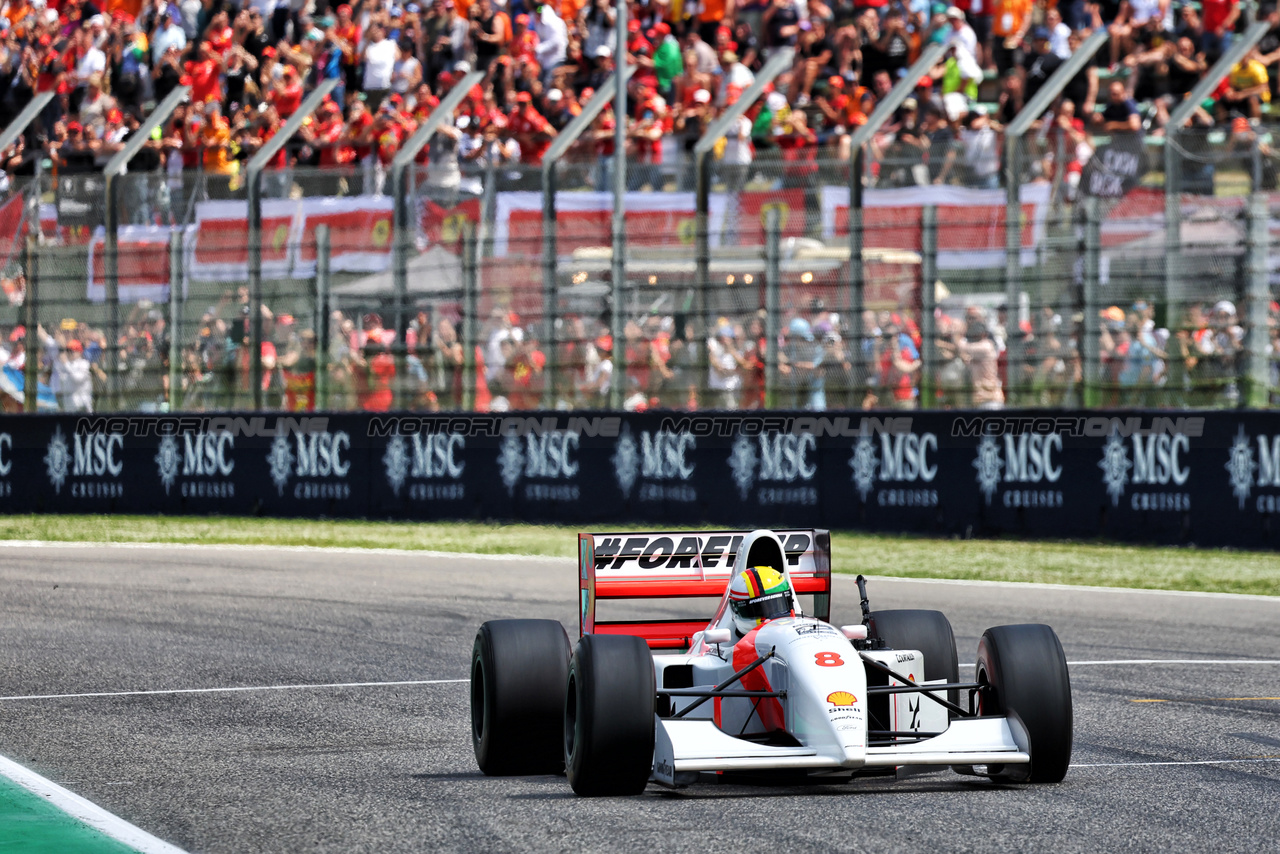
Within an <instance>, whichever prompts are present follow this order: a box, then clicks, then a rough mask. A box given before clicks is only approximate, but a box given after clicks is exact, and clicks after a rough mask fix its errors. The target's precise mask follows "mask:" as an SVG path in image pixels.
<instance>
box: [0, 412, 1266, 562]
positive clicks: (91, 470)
mask: <svg viewBox="0 0 1280 854" xmlns="http://www.w3.org/2000/svg"><path fill="white" fill-rule="evenodd" d="M0 511H3V512H9V513H31V512H38V513H85V512H90V513H168V514H202V515H203V514H226V515H246V514H247V515H265V516H296V517H318V516H324V517H338V518H352V517H355V518H370V519H423V520H429V519H507V520H520V521H541V522H562V523H568V524H574V525H583V526H584V527H586V526H590V527H594V528H596V529H597V530H600V529H602V527H601V526H602V525H603V524H607V523H623V522H626V523H634V522H646V523H653V524H654V525H655V527H662V526H668V527H675V528H686V527H688V526H689V525H690V524H697V523H709V524H720V525H725V526H730V527H733V528H737V529H747V530H750V529H752V528H755V527H775V528H786V527H803V528H817V527H821V528H831V529H837V530H838V529H861V530H870V531H904V532H923V533H933V534H940V535H961V536H965V535H970V534H972V535H994V534H1017V535H1025V536H1031V537H1105V538H1109V539H1115V540H1132V541H1145V542H1158V543H1195V544H1198V545H1206V546H1228V545H1229V546H1241V547H1258V546H1262V547H1276V546H1280V414H1276V413H1267V412H1253V411H1203V412H1172V411H1168V410H1164V411H1116V412H1106V411H1101V412H1100V411H1089V412H1087V413H1057V414H1046V413H1044V412H1043V411H1035V412H1033V411H1006V412H1000V413H992V412H982V413H977V412H954V411H952V412H936V413H911V414H903V413H867V412H849V413H834V412H827V413H804V412H769V413H761V414H749V413H695V414H689V413H677V412H669V413H663V412H651V413H642V414H611V413H602V412H576V413H575V412H554V413H553V412H545V413H538V412H535V413H527V414H521V415H463V414H459V415H408V414H385V413H361V414H349V413H343V414H337V413H334V414H323V413H317V414H304V415H298V416H276V415H261V414H237V413H217V414H208V413H206V414H199V415H184V416H173V417H168V416H70V415H68V416H41V415H31V416H7V417H3V418H0ZM604 529H606V530H607V528H604Z"/></svg>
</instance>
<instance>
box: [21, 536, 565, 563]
mask: <svg viewBox="0 0 1280 854" xmlns="http://www.w3.org/2000/svg"><path fill="white" fill-rule="evenodd" d="M0 548H6V549H150V550H153V551H171V550H183V551H201V550H205V551H207V550H214V551H233V552H261V551H273V552H300V553H303V554H315V553H324V554H336V555H394V556H399V557H429V558H463V559H466V560H517V561H530V560H544V561H552V562H563V563H567V564H572V563H573V558H571V557H554V556H551V555H513V554H482V553H480V552H437V551H428V550H426V549H362V548H348V547H343V546H277V545H271V544H270V543H262V544H260V545H246V544H243V543H124V542H115V543H94V542H83V541H75V542H63V541H61V540H0Z"/></svg>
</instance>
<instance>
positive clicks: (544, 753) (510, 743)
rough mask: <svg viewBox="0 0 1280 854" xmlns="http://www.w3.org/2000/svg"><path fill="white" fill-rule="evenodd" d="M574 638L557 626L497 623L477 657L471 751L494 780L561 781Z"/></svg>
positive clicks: (485, 630) (483, 636)
mask: <svg viewBox="0 0 1280 854" xmlns="http://www.w3.org/2000/svg"><path fill="white" fill-rule="evenodd" d="M570 652H571V650H570V647H569V638H568V636H567V635H566V634H565V631H564V626H562V625H560V624H559V623H558V622H556V621H555V620H490V621H489V622H487V623H485V624H484V625H482V626H481V627H480V630H479V631H478V632H476V642H475V646H473V647H472V650H471V744H472V746H473V747H474V748H475V751H476V762H477V764H479V766H480V770H481V771H483V772H484V773H485V774H488V775H490V776H505V775H512V774H559V773H560V772H561V771H563V770H564V754H563V750H562V748H561V741H562V738H561V735H560V733H561V727H562V726H563V721H564V683H565V679H566V678H568V674H569V655H570Z"/></svg>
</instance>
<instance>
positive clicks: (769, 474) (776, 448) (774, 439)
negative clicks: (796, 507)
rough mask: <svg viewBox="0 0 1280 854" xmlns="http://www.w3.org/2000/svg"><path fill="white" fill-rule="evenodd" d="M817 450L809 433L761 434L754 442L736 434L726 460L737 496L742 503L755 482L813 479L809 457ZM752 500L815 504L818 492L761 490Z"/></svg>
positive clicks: (814, 469)
mask: <svg viewBox="0 0 1280 854" xmlns="http://www.w3.org/2000/svg"><path fill="white" fill-rule="evenodd" d="M757 449H758V450H757ZM817 451H818V440H817V438H816V437H815V436H814V435H813V434H812V433H802V434H799V435H796V434H792V433H777V432H769V433H761V434H760V435H759V436H757V437H755V441H752V438H751V437H748V436H744V435H742V434H741V433H739V434H738V438H737V439H735V440H734V443H733V450H732V451H731V452H730V454H729V460H728V462H729V468H730V469H731V470H732V471H733V482H734V483H735V484H736V485H737V487H738V494H739V495H740V496H741V497H742V500H743V501H746V500H747V498H748V496H749V495H750V494H751V487H752V486H753V485H754V484H755V482H756V480H757V479H758V480H759V481H760V482H761V483H788V484H789V483H795V482H796V481H802V482H804V481H810V480H813V476H814V475H815V474H817V473H818V466H817V464H816V463H814V462H813V461H812V459H811V456H814V455H816V454H817ZM757 465H759V471H758V473H757ZM756 498H757V500H758V501H759V502H760V503H761V504H816V503H817V501H818V492H817V490H816V489H814V488H813V487H809V486H801V487H797V488H791V489H776V488H774V489H767V490H766V489H761V490H760V491H759V492H758V493H757V495H756Z"/></svg>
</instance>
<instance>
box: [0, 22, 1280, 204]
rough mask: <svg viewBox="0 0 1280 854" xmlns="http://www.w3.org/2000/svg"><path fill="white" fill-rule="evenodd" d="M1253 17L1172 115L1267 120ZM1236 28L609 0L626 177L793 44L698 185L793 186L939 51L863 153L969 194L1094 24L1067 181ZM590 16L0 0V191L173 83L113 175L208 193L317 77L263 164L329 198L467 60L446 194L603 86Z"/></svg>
mask: <svg viewBox="0 0 1280 854" xmlns="http://www.w3.org/2000/svg"><path fill="white" fill-rule="evenodd" d="M1260 14H1265V15H1266V16H1267V19H1268V20H1269V21H1271V22H1272V23H1273V24H1274V25H1275V26H1274V27H1273V29H1272V31H1271V33H1270V34H1269V35H1268V36H1267V38H1266V39H1264V41H1263V43H1262V44H1261V45H1260V46H1259V47H1258V49H1257V50H1255V51H1253V52H1251V53H1250V55H1249V56H1248V57H1246V59H1245V60H1243V61H1242V62H1241V63H1240V64H1239V65H1238V66H1237V67H1236V68H1235V69H1234V70H1233V71H1232V73H1231V75H1230V76H1229V77H1228V78H1227V80H1225V81H1224V82H1223V84H1222V86H1220V87H1219V88H1218V89H1217V90H1216V91H1215V92H1214V94H1213V96H1212V97H1211V98H1210V99H1209V100H1208V101H1206V102H1205V103H1204V105H1203V107H1202V109H1201V110H1200V111H1199V113H1198V115H1197V117H1196V121H1197V122H1201V123H1213V122H1224V121H1226V122H1231V127H1232V128H1233V129H1238V130H1239V131H1240V132H1242V133H1244V132H1248V131H1249V128H1250V125H1249V123H1250V122H1251V121H1252V122H1257V121H1258V120H1259V119H1260V118H1262V117H1263V115H1264V113H1265V112H1266V111H1267V110H1268V109H1269V104H1270V100H1271V95H1272V93H1273V92H1274V91H1275V86H1276V80H1275V78H1276V76H1277V75H1274V74H1272V73H1270V71H1269V70H1268V69H1272V68H1274V67H1275V65H1276V64H1277V63H1280V12H1277V11H1275V10H1274V8H1270V7H1268V6H1266V5H1265V4H1264V6H1263V8H1262V10H1261V12H1260ZM1245 17H1246V16H1244V15H1242V12H1241V5H1240V3H1239V2H1238V0H1203V2H1201V1H1200V0H1173V2H1170V0H1099V2H1085V1H1084V0H1036V2H1032V0H955V5H951V6H948V5H944V4H942V3H938V2H931V0H909V2H902V0H701V2H698V3H684V4H681V3H678V2H665V0H644V2H631V3H630V5H629V9H628V17H627V22H628V23H627V33H626V50H627V61H628V62H630V63H633V64H635V65H636V67H637V71H636V74H635V75H634V77H633V78H632V80H631V83H630V99H629V101H628V115H627V117H626V122H627V127H626V134H625V135H626V138H627V140H628V142H627V145H628V160H629V163H630V164H631V168H630V169H629V173H630V175H631V177H630V178H629V182H630V183H631V185H632V186H633V187H636V188H638V187H641V186H645V185H648V186H654V187H657V186H660V185H662V183H663V182H664V181H665V180H666V177H669V173H666V172H663V171H661V169H662V167H663V166H664V165H666V166H670V164H669V163H667V162H665V161H666V160H667V159H670V158H672V157H674V158H676V159H679V158H680V156H681V154H682V152H684V151H686V150H688V149H689V148H691V147H692V144H693V142H694V140H696V139H697V137H698V136H699V135H700V134H701V133H702V131H703V130H704V129H705V128H706V127H707V125H708V123H709V122H710V121H711V120H712V119H713V118H714V117H715V116H716V115H717V114H718V113H719V112H720V111H721V110H723V109H724V108H725V106H726V105H728V104H731V103H733V102H734V101H735V100H736V99H737V98H738V97H739V96H740V95H741V93H742V92H743V90H744V89H745V88H746V87H747V86H749V85H750V84H751V82H752V81H753V80H754V77H755V74H756V72H758V70H759V69H760V67H761V66H762V64H763V62H764V61H765V60H766V59H767V57H768V56H770V55H771V54H772V53H773V52H774V51H776V50H778V49H780V48H783V47H788V48H794V49H795V63H794V66H793V67H792V68H791V69H790V70H788V71H787V72H785V73H784V74H783V75H782V76H780V77H779V78H777V79H776V80H775V81H774V83H773V84H771V85H770V87H769V88H768V90H767V92H768V94H767V95H766V97H764V98H762V99H760V100H759V101H758V102H757V103H756V104H754V105H752V107H751V108H750V110H749V111H748V113H747V114H746V116H745V117H744V118H743V119H742V121H741V122H739V123H738V125H737V126H735V127H734V128H732V129H731V130H730V133H729V135H728V137H727V139H726V141H725V143H724V144H723V145H722V146H721V147H720V148H719V149H718V151H717V156H718V158H719V160H720V161H721V165H722V167H723V168H722V171H721V175H720V177H721V179H722V180H724V181H726V182H728V183H729V184H730V186H731V187H732V186H734V185H738V186H740V185H741V183H742V181H743V180H745V178H746V177H747V175H748V174H749V167H750V165H751V164H752V162H753V161H754V160H755V159H756V158H759V157H764V156H766V155H768V156H772V157H776V158H778V159H780V160H781V161H783V162H784V163H785V164H787V165H786V169H785V175H786V177H787V178H789V179H790V180H791V181H792V182H793V183H794V182H797V181H803V180H804V178H805V176H806V175H808V174H810V173H811V172H812V171H813V165H812V162H813V161H814V160H815V158H818V159H827V158H829V159H833V160H834V159H840V160H847V157H848V147H847V146H848V138H849V137H848V134H849V132H850V130H851V129H852V128H854V127H855V126H857V125H860V124H862V123H864V122H865V121H866V119H867V116H868V114H869V113H870V112H871V110H872V109H873V108H874V106H875V104H876V103H877V101H878V99H879V98H881V97H882V96H883V95H884V94H885V93H886V92H887V91H888V90H889V88H891V87H892V85H893V84H894V82H896V80H897V79H898V77H899V76H900V75H902V74H903V73H904V72H905V70H906V68H907V67H908V65H909V64H910V63H911V62H912V61H913V60H914V59H915V57H916V56H917V55H918V53H919V51H920V50H921V48H922V47H923V46H924V45H926V44H928V43H930V42H941V43H945V44H946V45H947V46H948V50H947V52H946V55H945V58H944V59H943V61H942V62H941V63H940V64H939V65H938V66H937V67H936V68H934V69H932V70H931V71H930V73H929V74H928V75H926V76H925V78H924V79H922V80H921V81H920V84H919V86H918V87H917V92H916V95H915V97H913V98H911V99H910V100H908V101H907V103H906V104H905V105H904V106H903V107H902V109H901V110H900V111H899V112H898V114H897V115H896V116H895V117H894V118H893V120H892V121H891V122H890V123H889V125H888V126H886V127H885V129H884V133H882V134H881V135H880V136H879V137H878V138H877V140H876V144H875V149H874V153H875V155H876V158H877V159H878V160H883V161H884V167H885V168H884V171H885V173H886V174H885V175H884V179H885V180H887V181H888V182H889V183H894V184H902V183H925V182H935V183H936V182H961V183H971V184H974V185H979V186H990V185H994V183H995V182H997V181H998V180H999V178H998V175H999V151H1000V146H999V144H998V134H999V133H1000V130H1001V128H1002V126H1003V125H1004V124H1005V123H1007V122H1008V121H1009V120H1010V119H1011V118H1012V116H1013V115H1015V114H1016V113H1017V111H1018V110H1019V109H1021V107H1022V106H1023V104H1025V102H1026V100H1027V99H1028V98H1030V97H1031V96H1032V95H1033V94H1034V93H1035V92H1036V91H1037V90H1038V89H1039V87H1040V86H1041V85H1043V83H1044V81H1045V80H1046V79H1047V78H1048V77H1049V75H1050V74H1051V73H1052V72H1053V71H1054V70H1055V69H1056V68H1057V67H1058V66H1059V65H1060V64H1061V63H1062V62H1063V61H1064V59H1065V58H1066V57H1068V56H1069V55H1070V54H1071V52H1072V51H1073V50H1075V49H1076V48H1077V47H1078V46H1079V44H1080V42H1081V41H1082V40H1083V38H1085V37H1086V36H1087V35H1088V34H1089V33H1090V32H1092V31H1095V30H1098V29H1100V28H1106V29H1108V30H1109V31H1110V34H1111V40H1110V42H1109V46H1108V47H1105V48H1104V49H1103V50H1102V51H1100V53H1099V55H1098V57H1097V59H1096V61H1095V62H1094V63H1093V64H1091V65H1089V66H1088V67H1087V68H1086V69H1085V70H1084V71H1082V72H1081V73H1080V74H1079V75H1078V76H1077V78H1076V79H1075V80H1073V81H1072V82H1071V84H1070V85H1069V86H1068V87H1067V90H1066V92H1065V93H1064V99H1063V102H1062V103H1061V105H1060V106H1059V107H1058V108H1057V109H1056V111H1055V113H1054V116H1053V117H1052V120H1051V122H1050V124H1049V126H1047V127H1046V131H1050V132H1052V133H1055V134H1064V135H1066V136H1067V137H1069V141H1070V143H1071V145H1070V147H1069V148H1068V152H1069V162H1068V163H1067V164H1064V165H1065V166H1066V168H1068V169H1074V170H1078V169H1079V168H1081V166H1082V163H1081V161H1082V160H1087V159H1088V156H1089V155H1090V153H1091V146H1090V143H1089V137H1090V136H1092V135H1094V134H1115V133H1121V132H1138V131H1144V130H1145V131H1146V132H1147V133H1151V134H1159V133H1161V132H1162V129H1163V127H1162V126H1163V123H1164V122H1165V121H1166V120H1167V118H1168V113H1169V109H1170V107H1171V106H1173V105H1174V104H1176V103H1178V102H1180V101H1181V100H1182V98H1183V97H1184V96H1185V95H1186V94H1187V93H1188V92H1189V91H1190V89H1191V87H1192V86H1193V85H1194V83H1195V82H1196V81H1197V80H1198V78H1199V77H1200V75H1201V74H1202V73H1203V72H1204V70H1205V68H1206V67H1207V65H1208V64H1211V63H1212V62H1213V61H1214V60H1216V59H1217V58H1218V56H1219V55H1220V54H1221V53H1222V51H1223V50H1224V49H1225V48H1226V47H1227V46H1228V45H1229V44H1230V41H1231V38H1232V37H1233V34H1234V33H1236V32H1238V31H1239V30H1241V29H1242V28H1243V25H1244V23H1245ZM615 23H616V11H615V8H614V6H613V4H612V3H611V2H609V0H554V2H547V3H540V2H534V0H420V2H401V0H361V2H357V3H355V4H347V3H342V4H333V3H331V2H330V0H173V2H169V0H78V2H77V0H6V2H5V3H4V4H3V6H2V7H0V93H3V94H2V96H0V125H3V124H6V123H7V122H8V120H9V119H11V118H12V117H13V116H15V115H16V114H17V112H18V111H19V110H21V108H22V107H23V105H24V104H25V103H26V102H27V100H29V99H30V97H31V96H32V95H33V94H34V93H37V92H46V91H52V92H54V93H55V97H54V99H53V101H52V102H51V103H50V105H49V107H48V108H47V109H46V110H45V112H44V114H43V115H42V117H41V120H40V121H39V122H38V123H37V125H36V129H35V132H34V134H32V135H30V136H29V137H28V138H27V139H25V140H20V141H18V142H17V143H16V144H15V146H14V147H13V148H12V149H10V150H9V151H6V152H0V157H2V158H3V165H4V167H5V170H6V173H7V174H23V173H30V172H31V171H34V169H35V168H36V167H37V163H38V162H44V161H46V160H47V161H48V162H49V163H51V165H52V167H53V168H54V169H56V170H59V171H63V172H76V171H93V170H97V169H101V167H102V166H103V165H104V164H105V162H106V160H107V159H108V158H110V156H111V155H112V154H113V153H114V152H115V151H117V150H119V149H120V147H121V146H122V145H123V144H124V142H125V141H126V140H128V139H129V138H130V136H131V134H133V133H135V132H136V130H137V127H138V123H139V120H140V119H141V118H142V117H143V116H144V115H145V114H146V111H147V110H148V109H149V108H150V107H151V105H153V104H155V103H157V102H159V101H160V100H162V99H163V98H164V97H165V96H166V95H167V94H168V93H169V92H171V91H172V90H173V89H174V88H175V87H177V86H179V85H189V86H190V87H191V97H190V102H189V103H188V104H187V105H185V107H184V108H182V109H181V110H179V111H178V113H176V114H175V115H174V117H173V119H172V121H171V122H169V123H168V124H167V125H166V126H165V127H163V128H162V129H160V130H158V131H157V132H156V133H155V134H154V135H153V136H152V138H150V139H149V140H148V141H147V143H146V144H145V145H144V147H143V149H142V150H141V151H140V152H139V154H138V155H137V157H136V158H135V161H134V162H133V164H131V171H134V172H156V171H166V170H167V171H168V172H171V173H174V172H181V171H182V170H196V169H202V170H204V171H205V172H206V173H207V174H209V175H212V176H220V177H221V178H225V181H213V182H212V186H211V188H210V189H209V190H208V192H209V193H210V194H211V195H218V194H219V193H225V192H233V191H234V190H235V189H236V187H237V181H236V178H235V176H236V174H237V172H238V171H239V168H240V165H241V163H242V161H244V160H245V159H246V158H248V157H250V156H251V155H252V154H253V152H254V151H256V150H257V149H258V148H259V147H260V146H261V145H262V144H263V143H264V142H265V141H267V140H269V139H271V138H272V137H273V136H274V135H275V134H276V133H278V132H279V130H280V128H281V126H282V124H283V123H284V121H285V120H287V119H288V118H289V117H290V116H291V115H292V114H293V113H294V112H295V111H296V110H297V109H298V107H299V105H300V104H301V102H302V100H303V98H304V96H305V95H306V94H307V93H308V92H309V91H310V90H311V89H312V88H314V87H315V86H316V85H317V84H318V83H319V82H320V81H321V80H324V79H328V78H332V79H335V80H336V81H337V87H336V89H335V90H334V92H333V95H332V97H331V98H330V99H329V101H328V102H327V103H326V104H325V105H324V107H323V108H322V109H321V110H320V111H319V112H318V114H317V115H316V116H314V117H313V118H312V119H311V120H310V121H308V122H307V123H306V124H305V125H304V126H303V128H302V130H301V131H300V132H299V134H298V135H297V137H295V138H294V139H293V140H291V144H290V145H289V146H288V147H287V148H286V150H285V151H283V152H281V154H280V155H279V158H278V160H277V161H276V163H275V164H273V165H275V166H278V167H286V166H289V165H291V164H297V165H315V166H323V167H335V168H337V167H348V168H349V169H350V170H351V171H355V172H358V173H359V177H358V178H357V184H356V185H355V186H354V187H353V186H351V185H350V184H348V185H347V186H346V191H347V192H380V191H381V190H382V188H383V187H382V180H383V179H382V175H381V169H380V167H381V166H383V165H385V164H386V163H387V162H388V161H389V160H390V158H392V157H393V156H394V155H395V153H396V151H397V150H398V148H399V146H400V145H401V144H402V143H403V141H404V140H405V138H406V137H407V136H408V135H409V134H410V133H412V131H413V130H414V129H415V128H416V127H417V126H418V125H419V124H420V123H421V122H422V121H423V119H424V117H425V116H426V115H427V114H428V113H429V112H430V111H431V110H432V109H433V108H434V106H436V105H437V104H438V99H439V98H440V97H442V95H443V94H444V93H445V92H447V91H448V90H449V89H450V88H451V87H452V86H453V85H454V84H455V83H456V82H457V81H458V80H459V79H461V78H462V77H463V76H464V75H465V74H466V73H468V72H470V71H472V70H473V69H474V70H478V71H480V72H483V74H484V78H483V81H482V82H481V83H480V84H479V85H477V86H475V87H474V88H473V89H472V90H471V91H470V92H469V93H468V96H467V98H466V99H465V100H464V102H463V103H462V105H461V106H460V107H459V108H458V110H457V111H456V113H455V116H454V122H453V123H452V125H450V126H449V127H448V128H447V129H446V131H445V132H444V133H443V134H441V135H440V136H439V137H438V140H437V141H436V142H435V143H434V144H433V146H432V150H431V151H429V152H424V155H423V156H424V159H425V160H427V161H428V162H429V163H430V167H431V169H430V171H431V172H432V177H431V182H432V183H433V184H434V185H435V186H436V187H437V188H439V189H442V190H446V191H447V190H452V189H457V188H459V187H460V186H463V182H462V177H461V172H462V171H463V170H462V169H461V168H460V167H462V166H465V165H466V164H468V163H469V162H476V163H488V162H494V163H501V164H537V163H538V162H539V161H540V159H541V157H542V155H543V152H545V151H546V149H547V148H548V146H549V145H550V143H551V140H552V139H553V138H554V137H555V136H556V134H557V133H558V132H559V131H561V130H563V129H564V127H565V126H566V125H567V124H568V122H569V121H570V120H571V119H572V118H573V117H574V116H575V115H577V114H578V113H579V112H580V111H581V108H582V105H583V104H584V103H586V102H587V100H588V99H589V98H590V97H591V95H592V94H593V92H594V91H595V90H596V89H597V88H598V87H599V86H600V85H601V83H602V82H603V81H604V80H605V79H606V78H607V77H608V76H609V75H610V74H611V73H612V72H613V68H614V63H615V61H616V60H617V57H615V56H614V47H615V44H616V40H615V33H614V27H615ZM988 81H990V82H988ZM1108 81H1109V82H1108ZM984 85H986V86H987V87H988V88H987V89H986V90H984V91H985V92H986V93H987V94H986V95H985V96H983V95H980V91H979V90H980V88H981V87H983V86H984ZM981 97H987V98H990V99H992V100H989V101H982V100H980V98H981ZM1237 119H1239V120H1243V121H1244V126H1240V125H1238V123H1237V122H1236V120H1237ZM616 121H617V117H616V116H614V115H613V114H612V112H610V111H609V110H608V109H606V110H605V111H604V112H603V113H602V114H601V115H600V116H599V117H598V118H597V120H596V123H595V125H594V127H593V128H592V129H591V130H590V131H589V132H588V133H586V134H584V135H583V137H582V138H581V139H580V141H579V143H578V145H577V148H576V151H575V156H576V157H577V158H578V159H581V160H584V161H591V160H593V159H597V160H599V161H601V165H602V168H600V169H598V170H595V172H594V174H595V182H596V183H597V184H598V185H601V186H603V185H604V182H605V181H606V180H607V168H605V167H604V162H603V161H605V160H607V159H608V157H609V156H610V155H611V154H612V152H613V145H614V128H615V126H616V125H615V122H616ZM356 167H362V168H356ZM1050 168H1056V167H1054V166H1052V164H1050Z"/></svg>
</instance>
